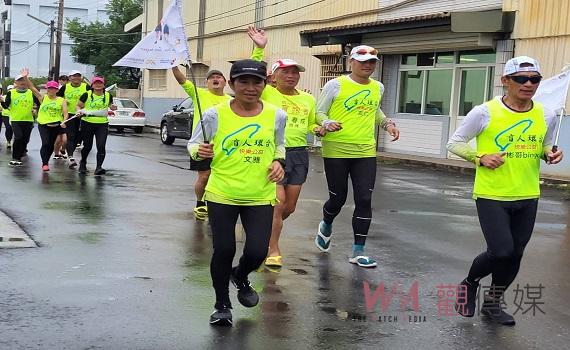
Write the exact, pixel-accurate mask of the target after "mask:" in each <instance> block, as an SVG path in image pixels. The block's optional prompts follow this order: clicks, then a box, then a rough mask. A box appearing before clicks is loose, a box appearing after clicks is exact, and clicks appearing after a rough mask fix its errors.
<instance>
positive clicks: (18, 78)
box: [14, 74, 24, 81]
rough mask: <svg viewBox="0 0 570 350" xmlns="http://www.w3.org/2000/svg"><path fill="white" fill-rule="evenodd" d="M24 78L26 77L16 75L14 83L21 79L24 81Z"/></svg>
mask: <svg viewBox="0 0 570 350" xmlns="http://www.w3.org/2000/svg"><path fill="white" fill-rule="evenodd" d="M23 77H24V76H23V75H22V74H18V75H16V77H15V78H14V81H16V80H20V79H22V78H23Z"/></svg>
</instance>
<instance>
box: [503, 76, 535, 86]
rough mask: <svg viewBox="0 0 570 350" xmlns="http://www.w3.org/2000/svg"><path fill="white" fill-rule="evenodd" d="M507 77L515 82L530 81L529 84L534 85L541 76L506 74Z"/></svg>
mask: <svg viewBox="0 0 570 350" xmlns="http://www.w3.org/2000/svg"><path fill="white" fill-rule="evenodd" d="M507 77H508V78H509V79H511V80H512V81H514V82H515V83H517V84H521V85H522V84H526V82H527V81H530V82H531V84H533V85H535V84H538V83H540V81H541V80H542V76H540V75H533V76H532V77H527V76H524V75H509V76H507Z"/></svg>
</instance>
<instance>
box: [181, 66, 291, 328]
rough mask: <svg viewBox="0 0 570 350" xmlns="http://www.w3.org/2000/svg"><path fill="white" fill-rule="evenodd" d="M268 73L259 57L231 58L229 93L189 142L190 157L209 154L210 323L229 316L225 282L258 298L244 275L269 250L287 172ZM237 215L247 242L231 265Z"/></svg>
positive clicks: (244, 299)
mask: <svg viewBox="0 0 570 350" xmlns="http://www.w3.org/2000/svg"><path fill="white" fill-rule="evenodd" d="M266 73H267V70H266V67H265V65H264V64H263V63H261V62H259V61H255V60H241V61H236V62H235V63H234V64H233V65H232V68H231V70H230V87H231V88H232V89H233V90H234V92H235V98H234V99H233V100H230V101H229V102H226V103H223V104H220V105H217V106H215V107H213V108H210V109H208V110H207V111H206V112H205V113H204V116H203V119H202V121H201V123H202V125H198V126H197V127H196V129H195V130H194V135H193V136H192V139H191V140H190V142H189V143H188V151H189V153H190V155H191V157H192V158H193V159H195V160H202V159H212V173H211V176H210V179H209V180H208V185H207V186H206V189H205V196H204V198H205V200H206V201H207V205H208V215H209V217H210V225H211V228H212V241H213V245H214V253H213V256H212V262H211V266H210V270H211V274H212V281H213V285H214V290H215V292H216V303H215V306H214V307H215V310H214V312H213V313H212V315H211V316H210V323H211V324H213V325H231V324H232V322H233V321H232V313H231V311H230V309H231V308H232V305H231V302H230V298H229V290H228V287H229V282H230V280H231V281H232V283H233V284H234V285H235V286H236V288H237V289H238V295H237V297H238V300H239V302H240V303H241V304H242V305H244V306H246V307H253V306H255V305H257V304H258V302H259V296H258V295H257V292H256V291H255V290H254V289H253V288H252V287H251V285H250V283H249V280H248V275H249V273H251V272H253V271H255V270H256V269H257V268H258V267H259V266H260V265H261V264H262V263H263V261H264V260H265V257H266V256H267V247H268V245H269V238H270V236H271V223H272V219H273V205H274V204H275V202H276V201H277V199H276V185H275V183H276V182H279V181H281V180H282V179H283V176H284V173H285V171H284V170H283V167H282V163H283V162H284V158H285V145H284V144H285V140H284V138H285V122H286V118H287V117H286V114H285V112H283V111H282V110H281V109H278V108H277V107H275V106H273V105H272V104H270V103H267V102H263V101H262V100H261V99H260V96H261V92H262V91H263V88H264V87H265V78H266V75H267V74H266ZM202 130H204V132H205V134H204V133H203V132H202ZM204 140H206V141H208V143H205V142H204ZM238 217H241V222H242V224H243V227H244V229H245V232H246V241H245V247H244V250H243V255H242V257H241V258H240V260H239V264H238V266H237V267H235V268H232V262H233V258H234V255H235V251H236V242H235V234H234V233H235V225H236V222H237V219H238Z"/></svg>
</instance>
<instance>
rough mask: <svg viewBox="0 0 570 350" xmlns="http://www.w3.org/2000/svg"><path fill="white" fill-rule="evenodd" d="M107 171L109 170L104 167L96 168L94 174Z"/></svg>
mask: <svg viewBox="0 0 570 350" xmlns="http://www.w3.org/2000/svg"><path fill="white" fill-rule="evenodd" d="M106 172H107V170H105V169H103V168H97V169H95V171H94V172H93V174H94V175H105V173H106Z"/></svg>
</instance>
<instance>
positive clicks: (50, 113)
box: [38, 96, 64, 125]
mask: <svg viewBox="0 0 570 350" xmlns="http://www.w3.org/2000/svg"><path fill="white" fill-rule="evenodd" d="M63 101H64V99H63V98H62V97H56V98H55V99H53V100H52V99H51V98H49V97H48V96H44V98H43V100H42V103H41V104H40V109H39V110H38V124H41V125H44V124H52V123H57V122H60V123H61V122H62V121H63Z"/></svg>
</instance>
